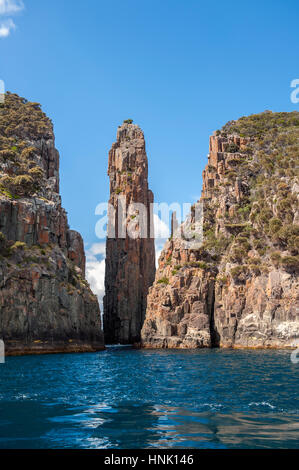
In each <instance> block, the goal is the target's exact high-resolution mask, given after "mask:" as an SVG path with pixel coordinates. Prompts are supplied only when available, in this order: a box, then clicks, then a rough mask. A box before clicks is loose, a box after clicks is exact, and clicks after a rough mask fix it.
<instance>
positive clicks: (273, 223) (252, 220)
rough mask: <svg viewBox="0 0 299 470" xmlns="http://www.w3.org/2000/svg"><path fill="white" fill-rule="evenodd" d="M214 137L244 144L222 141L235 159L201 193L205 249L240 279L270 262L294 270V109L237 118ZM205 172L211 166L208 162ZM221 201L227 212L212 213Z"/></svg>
mask: <svg viewBox="0 0 299 470" xmlns="http://www.w3.org/2000/svg"><path fill="white" fill-rule="evenodd" d="M216 135H218V136H219V137H223V138H225V139H228V141H230V140H233V136H235V137H238V138H239V137H241V138H242V137H243V138H245V139H247V143H246V145H245V144H243V145H239V146H237V147H238V148H236V143H235V142H231V143H229V144H227V145H226V148H225V151H226V152H229V153H230V154H231V153H235V154H236V157H234V158H232V157H231V156H230V157H229V158H230V159H227V164H228V167H229V168H228V169H226V170H225V172H224V174H223V176H224V177H223V178H221V179H220V180H215V186H214V188H210V192H211V193H212V197H211V198H210V197H208V198H205V197H203V200H204V204H205V224H204V235H205V243H204V247H203V248H204V250H208V252H209V253H210V254H211V253H212V254H214V255H215V258H214V259H215V262H216V264H218V263H220V262H221V263H223V262H224V261H225V260H226V263H229V264H231V265H232V266H233V267H232V268H231V269H230V275H231V276H232V277H233V278H234V279H235V280H239V281H242V280H243V281H244V280H245V279H246V278H248V276H251V275H258V274H260V273H261V272H267V270H268V267H269V265H272V266H274V267H282V268H283V269H285V270H286V271H288V272H291V273H292V272H295V271H298V270H299V256H298V255H299V225H298V223H297V222H296V220H295V216H296V211H298V187H299V186H298V185H299V181H298V154H299V145H298V144H299V141H298V139H299V113H298V112H295V111H294V112H292V113H272V112H270V111H265V112H264V113H261V114H256V115H252V116H248V117H242V118H240V119H239V120H238V121H230V122H229V123H227V124H226V125H225V126H224V127H223V128H222V129H221V130H220V131H217V133H216ZM208 171H209V172H210V173H214V172H215V171H216V168H215V169H214V168H213V169H212V168H210V166H208ZM236 187H237V188H239V191H240V197H239V198H238V200H237V199H236V198H235V197H234V196H233V194H234V192H235V190H236V189H235V188H236ZM220 200H222V201H225V207H226V211H225V213H222V214H218V215H217V216H216V212H217V209H218V208H219V201H220ZM220 228H221V230H219V229H220Z"/></svg>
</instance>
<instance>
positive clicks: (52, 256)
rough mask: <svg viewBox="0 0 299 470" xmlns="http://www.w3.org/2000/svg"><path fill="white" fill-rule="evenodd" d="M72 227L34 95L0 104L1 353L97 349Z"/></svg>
mask: <svg viewBox="0 0 299 470" xmlns="http://www.w3.org/2000/svg"><path fill="white" fill-rule="evenodd" d="M84 276H85V254H84V247H83V241H82V238H81V236H80V234H79V233H77V232H75V231H73V230H70V229H69V226H68V221H67V216H66V212H65V211H64V209H63V208H62V207H61V198H60V195H59V154H58V152H57V150H56V149H55V144H54V134H53V127H52V123H51V121H50V120H49V119H48V118H47V117H46V116H45V114H44V113H43V112H42V111H41V109H40V105H39V104H37V103H30V102H27V101H26V100H25V99H23V98H20V97H19V96H17V95H14V94H10V93H7V94H6V96H5V102H4V104H1V105H0V338H3V340H4V342H5V347H6V353H7V354H24V353H47V352H60V351H64V352H68V351H91V350H99V349H103V347H104V342H103V334H102V331H101V318H100V310H99V305H98V300H97V298H96V296H94V295H93V293H92V292H91V290H90V288H89V285H88V283H87V281H86V280H85V278H84Z"/></svg>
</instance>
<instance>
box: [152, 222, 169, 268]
mask: <svg viewBox="0 0 299 470" xmlns="http://www.w3.org/2000/svg"><path fill="white" fill-rule="evenodd" d="M154 227H155V249H156V268H157V267H158V260H159V257H160V255H161V251H162V250H163V248H164V245H165V243H166V241H167V239H168V238H169V237H170V230H169V226H168V225H167V224H166V223H165V222H163V220H161V219H160V217H159V216H158V215H157V214H154Z"/></svg>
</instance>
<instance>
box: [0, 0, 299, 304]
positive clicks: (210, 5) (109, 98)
mask: <svg viewBox="0 0 299 470" xmlns="http://www.w3.org/2000/svg"><path fill="white" fill-rule="evenodd" d="M298 14H299V2H298V0H243V1H242V2H240V1H237V0H226V1H223V0H214V1H203V0H138V1H137V0H109V1H107V0H105V1H104V0H85V1H82V0H63V1H61V0H42V1H41V0H24V1H21V0H0V81H1V80H3V81H4V83H5V88H6V90H9V91H11V92H14V93H18V94H19V95H21V96H24V97H26V98H27V99H29V100H32V101H37V102H39V103H41V104H42V108H43V110H44V111H45V112H46V113H47V114H48V116H49V117H50V118H51V119H52V121H53V123H54V129H55V135H56V146H57V148H58V150H59V152H60V156H61V169H60V181H61V194H62V201H63V206H64V208H65V209H66V210H67V212H68V217H69V223H70V225H71V227H72V228H73V229H75V230H78V231H79V232H80V233H81V234H82V235H83V238H84V242H85V246H86V251H87V273H88V279H89V281H90V283H91V285H92V288H93V290H94V291H95V292H96V293H97V294H98V295H99V296H100V298H101V297H102V295H103V279H104V255H105V250H104V248H105V247H104V240H99V239H97V237H96V234H95V225H96V223H97V221H98V219H99V216H96V215H95V208H96V206H97V205H98V204H99V203H101V202H104V201H107V200H108V198H109V180H108V177H107V162H108V151H109V149H110V148H111V145H112V143H113V142H114V141H115V138H116V131H117V127H118V125H120V124H121V123H122V122H123V120H125V119H128V118H130V119H133V120H134V123H136V124H138V125H140V127H141V128H142V129H143V131H144V133H145V138H146V144H147V154H148V159H149V184H150V188H151V189H152V190H153V192H154V195H155V201H156V202H159V203H161V202H167V203H173V202H179V203H180V204H182V203H186V202H190V203H193V202H194V201H195V200H197V199H198V198H199V197H200V192H201V174H202V170H203V169H204V166H205V165H206V163H207V153H208V148H209V136H210V135H211V134H212V133H213V131H215V130H216V129H219V128H221V127H222V126H223V125H224V124H225V123H226V122H227V121H230V120H232V119H238V118H239V117H241V116H243V115H248V114H252V113H259V112H262V111H264V110H266V109H268V110H272V111H294V110H298V109H299V104H297V103H292V102H291V99H290V95H291V92H292V88H291V87H290V85H291V82H292V81H293V80H294V79H298V78H299V67H298V64H299V60H298V54H299V48H298V40H299V28H298ZM157 247H158V250H160V249H161V241H159V242H157Z"/></svg>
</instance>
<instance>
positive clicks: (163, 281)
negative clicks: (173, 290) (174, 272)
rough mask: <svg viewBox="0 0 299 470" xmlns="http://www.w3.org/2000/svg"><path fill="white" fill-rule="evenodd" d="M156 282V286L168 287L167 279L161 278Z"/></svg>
mask: <svg viewBox="0 0 299 470" xmlns="http://www.w3.org/2000/svg"><path fill="white" fill-rule="evenodd" d="M157 282H158V284H164V285H168V284H169V279H168V278H167V277H162V278H161V279H159V280H158V281H157Z"/></svg>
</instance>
